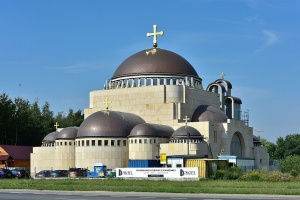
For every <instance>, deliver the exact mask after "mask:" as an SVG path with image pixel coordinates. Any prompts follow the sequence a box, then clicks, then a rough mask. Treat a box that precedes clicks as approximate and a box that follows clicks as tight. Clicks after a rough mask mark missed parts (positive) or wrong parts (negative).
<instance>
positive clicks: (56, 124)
mask: <svg viewBox="0 0 300 200" xmlns="http://www.w3.org/2000/svg"><path fill="white" fill-rule="evenodd" d="M54 126H55V128H56V130H57V127H59V124H58V122H56V123H55V125H54Z"/></svg>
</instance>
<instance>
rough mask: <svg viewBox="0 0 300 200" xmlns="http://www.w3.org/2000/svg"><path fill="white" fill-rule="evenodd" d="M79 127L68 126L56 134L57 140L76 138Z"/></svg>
mask: <svg viewBox="0 0 300 200" xmlns="http://www.w3.org/2000/svg"><path fill="white" fill-rule="evenodd" d="M77 132H78V128H77V127H67V128H64V129H62V130H61V131H60V132H58V133H57V135H56V140H75V138H76V137H77Z"/></svg>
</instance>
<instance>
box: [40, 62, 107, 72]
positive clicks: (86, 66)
mask: <svg viewBox="0 0 300 200" xmlns="http://www.w3.org/2000/svg"><path fill="white" fill-rule="evenodd" d="M104 66H105V65H103V63H102V64H101V63H80V64H74V65H68V66H61V67H44V68H45V69H49V70H61V71H65V72H67V73H78V72H82V71H90V70H96V69H100V68H102V67H104Z"/></svg>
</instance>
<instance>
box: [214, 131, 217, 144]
mask: <svg viewBox="0 0 300 200" xmlns="http://www.w3.org/2000/svg"><path fill="white" fill-rule="evenodd" d="M217 133H218V132H217V131H214V143H218V134H217Z"/></svg>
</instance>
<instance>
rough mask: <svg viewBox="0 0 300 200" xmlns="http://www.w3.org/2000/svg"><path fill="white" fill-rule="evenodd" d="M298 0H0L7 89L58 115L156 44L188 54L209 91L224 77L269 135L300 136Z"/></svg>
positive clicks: (83, 102) (1, 89)
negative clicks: (153, 35) (158, 34)
mask: <svg viewBox="0 0 300 200" xmlns="http://www.w3.org/2000/svg"><path fill="white" fill-rule="evenodd" d="M299 9H300V1H297V0H239V1H238V0H227V1H223V0H202V1H201V0H199V1H195V0H185V1H178V0H172V1H162V0H159V1H156V0H154V1H140V0H136V1H133V0H131V1H122V0H119V1H116V0H107V1H100V0H99V1H92V0H90V1H83V0H81V1H78V0H62V1H57V0H43V1H38V0H35V1H32V0H27V1H18V0H15V1H8V0H3V1H0V74H1V76H0V77H1V78H0V93H7V94H8V95H9V97H10V98H15V97H17V96H20V97H22V98H25V99H28V100H29V101H30V102H33V101H34V100H35V99H39V102H40V106H42V105H43V104H44V103H45V102H46V101H48V102H49V103H50V109H51V110H53V111H54V112H55V113H57V112H59V111H64V112H65V113H67V112H68V110H69V108H72V109H74V110H75V111H77V110H78V109H81V110H84V109H85V108H87V107H89V92H90V91H92V90H98V89H102V88H103V84H104V83H105V80H106V79H109V78H111V76H112V75H113V73H114V71H115V70H116V69H117V67H118V66H119V65H120V64H121V62H122V61H123V60H125V59H126V58H127V57H129V56H130V55H132V54H134V53H136V52H139V51H141V50H144V49H148V48H151V47H152V38H147V37H146V33H147V32H152V31H153V28H152V26H153V24H157V25H158V30H159V31H160V30H162V31H164V32H165V35H164V36H163V37H159V38H158V47H159V48H163V49H167V50H170V51H173V52H176V53H178V54H180V55H181V56H183V57H184V58H186V59H187V60H188V61H189V62H190V63H191V64H192V65H193V66H194V68H195V69H196V70H197V72H198V75H199V76H200V77H201V78H202V79H203V86H204V89H205V88H206V87H207V85H208V84H209V83H211V82H213V81H214V80H216V79H218V78H220V74H221V73H222V72H224V73H225V74H226V76H225V79H227V80H229V81H230V82H231V83H232V85H233V90H232V95H233V96H236V97H239V98H241V99H242V101H243V104H242V110H244V111H245V110H247V109H248V110H249V116H250V120H249V124H250V126H252V127H253V128H254V129H255V130H262V131H263V132H256V135H260V136H262V137H264V138H266V139H268V140H269V141H271V142H276V140H277V138H278V137H280V136H282V137H284V136H285V135H286V134H295V133H299V132H300V131H299V129H300V126H299V124H300V123H299V122H300V120H299V119H300V118H299V113H300V106H299V99H300V92H299V87H297V80H298V79H299V77H300V66H299V64H300V48H299V44H300V20H299V19H300V12H299Z"/></svg>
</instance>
